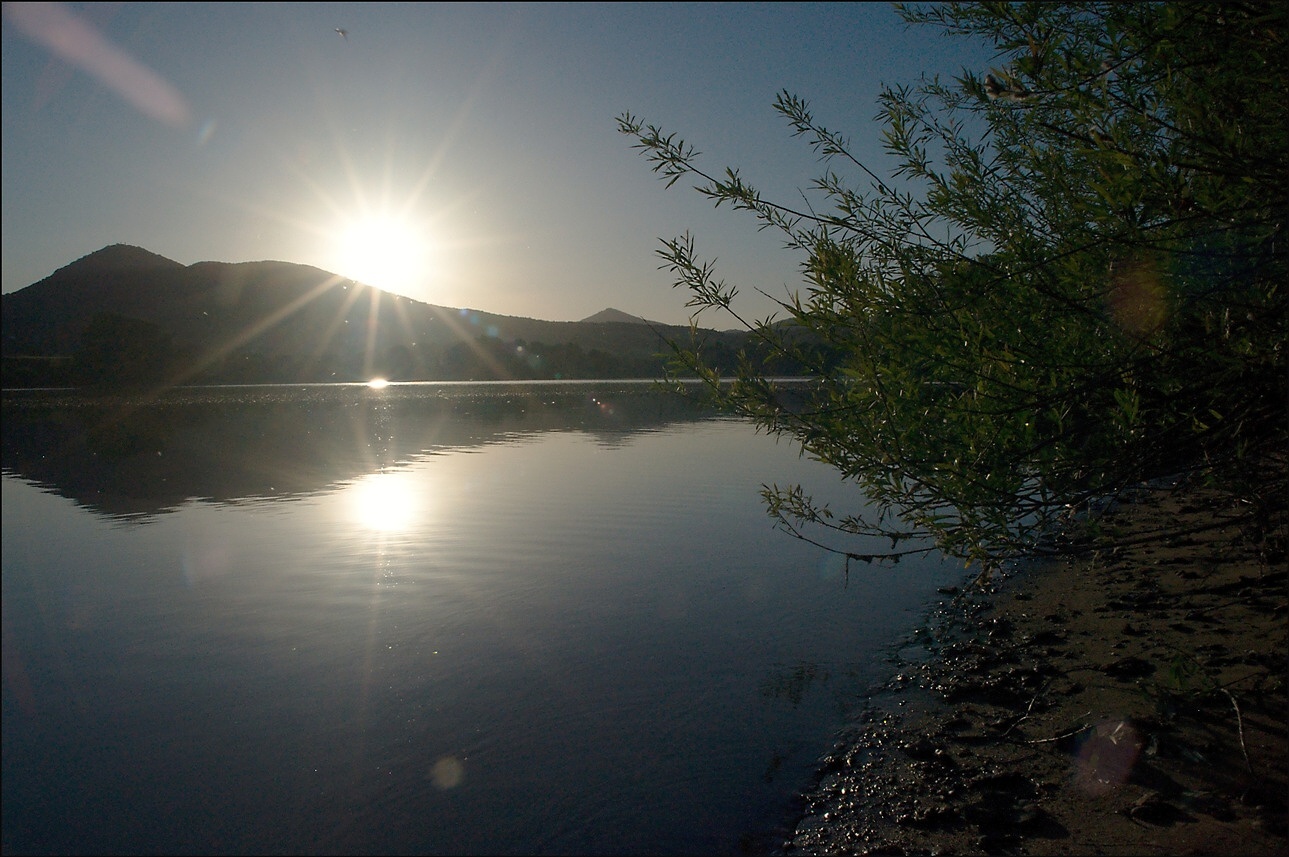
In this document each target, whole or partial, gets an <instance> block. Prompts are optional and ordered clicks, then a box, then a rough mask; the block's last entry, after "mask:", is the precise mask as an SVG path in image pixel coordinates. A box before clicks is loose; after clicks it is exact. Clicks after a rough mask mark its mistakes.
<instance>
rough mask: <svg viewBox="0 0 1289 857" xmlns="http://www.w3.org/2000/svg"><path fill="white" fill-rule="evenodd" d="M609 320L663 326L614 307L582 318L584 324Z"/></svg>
mask: <svg viewBox="0 0 1289 857" xmlns="http://www.w3.org/2000/svg"><path fill="white" fill-rule="evenodd" d="M607 322H620V323H622V324H645V325H652V326H654V327H662V326H663V325H660V324H659V323H658V322H656V321H646V320H645V319H643V318H641V317H640V316H638V315H628V314H627V313H625V312H623V311H622V310H620V309H614V308H613V307H609V308H608V309H602V310H600V311H599V312H597V313H596V314H595V315H590V316H587V317H586V318H584V319H582V324H604V323H607Z"/></svg>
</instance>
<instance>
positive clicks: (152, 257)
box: [68, 244, 183, 269]
mask: <svg viewBox="0 0 1289 857" xmlns="http://www.w3.org/2000/svg"><path fill="white" fill-rule="evenodd" d="M87 263H88V264H91V265H94V266H96V267H100V268H117V269H119V268H182V267H183V265H181V264H179V263H178V262H176V261H174V260H173V259H167V258H166V257H165V256H160V255H158V254H156V253H153V252H152V251H150V250H144V249H143V248H142V247H135V246H134V245H133V244H109V245H108V246H107V247H104V248H103V249H102V250H95V251H94V252H93V253H90V254H89V255H88V256H82V257H81V258H80V259H77V260H76V261H75V262H73V263H72V265H84V264H87ZM68 267H71V266H70V265H69V266H68Z"/></svg>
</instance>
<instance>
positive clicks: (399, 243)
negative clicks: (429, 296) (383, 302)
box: [336, 216, 431, 294]
mask: <svg viewBox="0 0 1289 857" xmlns="http://www.w3.org/2000/svg"><path fill="white" fill-rule="evenodd" d="M430 251H431V247H430V240H429V236H428V235H426V234H425V233H424V232H423V231H422V230H421V229H418V228H417V227H416V226H414V225H413V224H412V223H410V222H407V221H404V220H400V219H398V218H395V217H384V216H380V217H367V218H363V219H361V220H356V221H353V222H351V223H348V224H347V225H346V226H345V227H344V228H343V229H342V231H341V233H340V246H339V267H340V270H338V271H337V272H336V273H338V274H343V275H344V276H346V277H349V278H351V279H354V280H357V281H358V282H360V283H366V284H367V285H369V286H375V287H376V288H378V289H383V290H385V291H390V292H397V293H399V294H409V293H410V294H416V293H418V292H419V291H420V287H421V286H422V285H423V284H424V282H425V279H426V278H427V277H428V276H429V273H430Z"/></svg>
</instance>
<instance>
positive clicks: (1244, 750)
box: [1218, 687, 1253, 774]
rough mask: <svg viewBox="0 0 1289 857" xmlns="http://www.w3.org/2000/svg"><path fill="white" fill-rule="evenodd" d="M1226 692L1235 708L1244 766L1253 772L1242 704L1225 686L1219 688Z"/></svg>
mask: <svg viewBox="0 0 1289 857" xmlns="http://www.w3.org/2000/svg"><path fill="white" fill-rule="evenodd" d="M1218 690H1220V691H1222V693H1225V694H1226V698H1227V699H1229V700H1231V707H1232V708H1234V709H1235V725H1236V728H1237V729H1239V731H1240V752H1241V753H1243V754H1244V767H1245V768H1247V769H1248V771H1249V773H1250V774H1252V773H1253V763H1252V762H1250V761H1249V748H1248V747H1246V746H1244V718H1243V717H1241V716H1240V704H1239V703H1238V702H1236V701H1235V695H1234V694H1232V693H1231V691H1229V690H1227V689H1226V688H1224V687H1220V688H1218Z"/></svg>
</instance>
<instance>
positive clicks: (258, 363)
mask: <svg viewBox="0 0 1289 857" xmlns="http://www.w3.org/2000/svg"><path fill="white" fill-rule="evenodd" d="M0 311H2V315H3V355H4V357H5V378H4V383H5V386H31V385H35V384H41V383H50V382H51V378H50V375H51V371H52V370H49V367H50V366H52V365H54V364H55V363H56V364H57V366H58V367H59V369H58V371H59V372H61V373H62V375H63V376H64V377H61V378H54V379H52V380H53V381H58V380H62V381H70V382H71V383H73V384H77V383H89V382H90V381H89V380H87V379H92V380H93V382H95V383H111V379H112V377H113V373H116V375H118V376H119V377H127V376H129V377H133V378H134V379H135V380H138V379H141V378H147V379H149V380H150V381H152V382H162V381H164V382H166V383H259V382H265V383H271V382H306V381H362V380H367V379H369V378H371V377H374V376H382V377H387V378H390V379H397V380H443V379H474V380H493V379H509V378H519V379H525V378H559V377H564V378H604V377H658V376H660V374H661V372H662V367H663V365H664V362H665V361H664V359H663V358H661V357H659V356H658V355H659V354H665V353H667V352H668V351H669V349H668V347H667V345H666V339H674V340H678V341H687V340H688V338H689V336H690V332H689V330H688V328H686V327H680V326H663V325H653V324H651V323H647V322H644V321H643V319H638V318H636V317H633V316H629V315H627V314H626V313H622V312H620V311H618V310H605V311H604V312H602V313H598V314H596V315H595V316H592V317H591V319H588V320H586V321H582V322H557V321H542V320H538V319H531V318H521V317H514V316H504V315H497V314H493V313H485V312H479V311H475V310H469V309H455V308H450V307H442V306H435V305H432V304H427V303H422V302H420V301H415V300H412V299H410V298H406V297H402V296H399V295H394V294H391V293H388V292H384V291H381V290H379V289H376V288H373V287H371V286H367V285H363V284H361V283H357V282H355V281H353V280H349V279H346V278H343V277H340V276H338V275H335V274H332V273H330V272H327V271H323V270H321V269H318V268H314V267H311V266H308V265H299V264H294V263H289V262H274V261H265V262H242V263H229V262H198V263H196V264H193V265H187V266H185V265H182V264H180V263H178V262H175V261H173V260H171V259H167V258H165V257H163V256H159V255H157V254H155V253H151V252H149V251H147V250H144V249H142V248H139V247H132V246H128V245H122V244H116V245H112V246H110V247H105V248H103V249H102V250H99V251H97V252H95V253H91V254H89V255H88V256H85V257H83V258H81V259H78V260H77V261H75V262H73V263H72V264H70V265H67V266H66V267H63V268H60V269H58V270H57V271H55V272H54V273H53V274H51V275H50V276H48V277H46V278H45V279H43V280H41V281H39V282H37V283H34V284H32V285H30V286H28V287H26V288H24V289H20V290H19V291H17V292H13V293H11V294H7V295H4V296H3V298H2V299H0ZM702 335H703V336H704V337H705V339H706V341H707V342H708V347H707V350H708V353H713V354H715V355H717V356H718V357H719V356H724V357H728V360H729V362H730V365H731V367H732V365H733V359H734V354H735V353H736V351H737V349H738V348H739V347H740V346H741V345H742V344H743V342H744V335H742V334H738V333H734V332H726V333H717V332H710V331H704V332H702ZM87 338H93V339H94V342H93V343H92V344H93V346H94V348H93V349H92V353H93V356H94V360H96V361H98V363H99V364H100V365H99V366H97V367H96V371H90V369H89V368H87V367H85V366H84V365H83V364H84V363H86V362H87V361H88V360H89V359H90V353H91V349H90V348H89V344H87ZM140 339H142V340H146V343H147V347H146V348H145V347H136V348H133V350H131V347H130V346H131V345H137V344H138V343H137V342H134V341H133V340H140ZM118 340H119V341H118ZM114 347H115V348H116V350H115V351H114V350H113V348H114ZM78 355H79V360H78ZM60 360H61V362H59V361H60ZM130 360H135V361H147V362H148V364H149V365H148V367H144V368H145V369H147V370H148V371H142V372H135V373H134V374H133V375H132V376H130V375H129V373H125V372H118V370H120V369H122V368H123V365H124V364H125V363H128V362H129V361H130ZM24 361H26V362H24ZM33 361H35V362H34V365H35V367H36V368H34V369H33V368H32V367H33ZM41 361H46V362H41ZM117 363H120V364H122V365H117ZM136 368H137V367H136ZM78 373H79V374H78ZM53 374H55V375H57V374H58V372H53Z"/></svg>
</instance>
